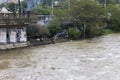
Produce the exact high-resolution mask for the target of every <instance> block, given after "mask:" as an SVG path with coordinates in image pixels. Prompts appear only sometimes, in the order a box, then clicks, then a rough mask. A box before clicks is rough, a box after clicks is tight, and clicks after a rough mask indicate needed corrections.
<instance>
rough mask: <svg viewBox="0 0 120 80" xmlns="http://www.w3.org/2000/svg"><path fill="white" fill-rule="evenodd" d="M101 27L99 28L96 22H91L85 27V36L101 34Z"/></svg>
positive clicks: (90, 36)
mask: <svg viewBox="0 0 120 80" xmlns="http://www.w3.org/2000/svg"><path fill="white" fill-rule="evenodd" d="M102 32H103V28H101V27H100V26H99V25H98V24H96V25H95V24H91V25H89V26H88V27H87V28H86V37H87V38H92V37H96V36H100V35H102Z"/></svg>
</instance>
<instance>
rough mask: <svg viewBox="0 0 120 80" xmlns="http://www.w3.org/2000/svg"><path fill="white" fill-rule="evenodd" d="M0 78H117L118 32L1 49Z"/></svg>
mask: <svg viewBox="0 0 120 80" xmlns="http://www.w3.org/2000/svg"><path fill="white" fill-rule="evenodd" d="M0 80H120V34H112V35H108V36H102V37H99V38H94V39H91V40H82V41H70V42H64V43H56V44H50V45H44V46H39V47H31V48H26V49H17V50H11V51H6V52H1V53H0Z"/></svg>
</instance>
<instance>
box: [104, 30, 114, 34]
mask: <svg viewBox="0 0 120 80" xmlns="http://www.w3.org/2000/svg"><path fill="white" fill-rule="evenodd" d="M112 33H113V31H112V30H110V29H105V30H103V35H108V34H112Z"/></svg>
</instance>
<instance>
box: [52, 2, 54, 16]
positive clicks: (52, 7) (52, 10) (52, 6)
mask: <svg viewBox="0 0 120 80" xmlns="http://www.w3.org/2000/svg"><path fill="white" fill-rule="evenodd" d="M53 15H54V0H52V16H53Z"/></svg>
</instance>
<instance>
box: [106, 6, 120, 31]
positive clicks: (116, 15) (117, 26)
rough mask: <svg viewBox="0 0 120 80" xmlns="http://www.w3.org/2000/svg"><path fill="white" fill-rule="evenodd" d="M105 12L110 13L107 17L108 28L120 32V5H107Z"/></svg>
mask: <svg viewBox="0 0 120 80" xmlns="http://www.w3.org/2000/svg"><path fill="white" fill-rule="evenodd" d="M107 13H109V14H111V16H110V17H109V18H108V28H109V29H111V30H113V31H115V32H120V5H108V6H107Z"/></svg>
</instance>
